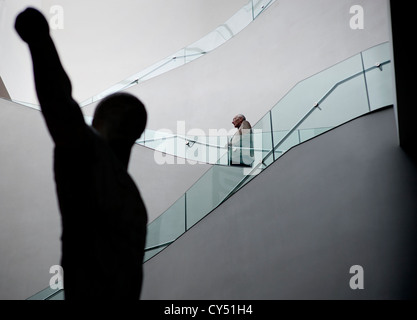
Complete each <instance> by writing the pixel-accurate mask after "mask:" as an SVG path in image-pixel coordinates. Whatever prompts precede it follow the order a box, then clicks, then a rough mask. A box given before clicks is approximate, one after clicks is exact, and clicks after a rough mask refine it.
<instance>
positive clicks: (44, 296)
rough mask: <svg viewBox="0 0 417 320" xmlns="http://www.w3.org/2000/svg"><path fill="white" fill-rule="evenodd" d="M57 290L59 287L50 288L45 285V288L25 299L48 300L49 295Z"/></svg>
mask: <svg viewBox="0 0 417 320" xmlns="http://www.w3.org/2000/svg"><path fill="white" fill-rule="evenodd" d="M58 291H60V289H51V288H50V287H47V288H46V289H43V290H42V291H40V292H38V293H36V294H34V295H33V296H31V297H29V298H28V299H27V300H48V299H49V297H51V296H53V295H54V294H56V293H57V292H58Z"/></svg>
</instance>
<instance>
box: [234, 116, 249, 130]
mask: <svg viewBox="0 0 417 320" xmlns="http://www.w3.org/2000/svg"><path fill="white" fill-rule="evenodd" d="M245 120H246V118H245V116H244V115H243V114H238V115H236V116H235V117H234V118H233V121H232V123H233V125H234V126H235V128H239V127H240V125H241V124H242V122H243V121H245Z"/></svg>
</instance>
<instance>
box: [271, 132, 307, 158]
mask: <svg viewBox="0 0 417 320" xmlns="http://www.w3.org/2000/svg"><path fill="white" fill-rule="evenodd" d="M289 132H290V131H289V130H285V131H275V132H274V139H277V140H276V141H277V142H276V143H275V146H278V148H276V149H275V158H276V159H278V158H279V157H280V156H282V155H283V154H284V153H285V152H287V151H288V150H289V149H291V148H292V147H293V146H295V145H297V144H299V143H300V142H301V141H300V135H299V131H298V130H295V131H294V132H292V133H291V134H290V135H288V134H289Z"/></svg>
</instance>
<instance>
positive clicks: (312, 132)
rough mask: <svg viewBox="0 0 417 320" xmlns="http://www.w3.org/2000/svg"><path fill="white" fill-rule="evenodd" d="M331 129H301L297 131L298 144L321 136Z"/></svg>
mask: <svg viewBox="0 0 417 320" xmlns="http://www.w3.org/2000/svg"><path fill="white" fill-rule="evenodd" d="M330 129H332V128H331V127H329V128H315V129H302V130H299V137H300V142H304V141H307V140H309V139H311V138H314V137H315V136H318V135H319V134H322V133H324V132H326V131H328V130H330Z"/></svg>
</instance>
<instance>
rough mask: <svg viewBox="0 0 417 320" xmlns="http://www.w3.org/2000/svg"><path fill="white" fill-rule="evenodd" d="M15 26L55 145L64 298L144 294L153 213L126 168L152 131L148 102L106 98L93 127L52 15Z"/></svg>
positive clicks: (30, 14) (34, 14)
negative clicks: (52, 29)
mask: <svg viewBox="0 0 417 320" xmlns="http://www.w3.org/2000/svg"><path fill="white" fill-rule="evenodd" d="M15 28H16V31H17V32H18V33H19V35H20V37H21V38H22V39H23V40H24V41H25V42H26V43H27V44H28V45H29V49H30V52H31V55H32V61H33V70H34V75H35V85H36V92H37V95H38V99H39V102H40V105H41V109H42V114H43V116H44V118H45V120H46V124H47V127H48V129H49V132H50V134H51V136H52V138H53V140H54V142H55V148H54V178H55V184H56V193H57V197H58V203H59V209H60V212H61V220H62V224H61V226H62V236H61V251H62V254H61V265H62V267H63V269H64V293H65V299H66V300H75V299H88V300H91V299H139V298H140V293H141V288H142V278H143V273H142V270H143V269H142V263H143V255H144V247H145V239H146V225H147V213H146V208H145V205H144V203H143V201H142V198H141V195H140V192H139V190H138V188H137V187H136V185H135V183H134V181H133V179H132V178H131V177H130V175H129V174H128V172H127V168H128V162H129V158H130V152H131V149H132V146H133V144H134V143H135V141H136V140H137V139H138V138H139V137H140V135H141V134H142V132H143V130H144V129H145V125H146V120H147V113H146V110H145V107H144V105H143V104H142V102H141V101H140V100H139V99H137V98H136V97H134V96H133V95H131V94H127V93H116V94H113V95H111V96H108V97H106V98H105V99H103V100H102V101H100V103H99V104H98V105H97V108H96V110H95V113H94V119H93V124H92V127H90V126H88V125H86V123H85V121H84V117H83V114H82V112H81V110H80V108H79V106H78V104H77V103H76V102H75V101H74V99H73V98H72V96H71V83H70V80H69V78H68V76H67V74H66V73H65V71H64V69H63V67H62V65H61V62H60V59H59V57H58V53H57V50H56V48H55V45H54V43H53V41H52V38H51V37H50V35H49V26H48V23H47V21H46V19H45V17H44V16H43V15H42V14H41V13H40V12H39V11H37V10H36V9H32V8H28V9H26V10H25V11H23V12H22V13H21V14H19V15H18V17H17V18H16V24H15Z"/></svg>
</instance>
